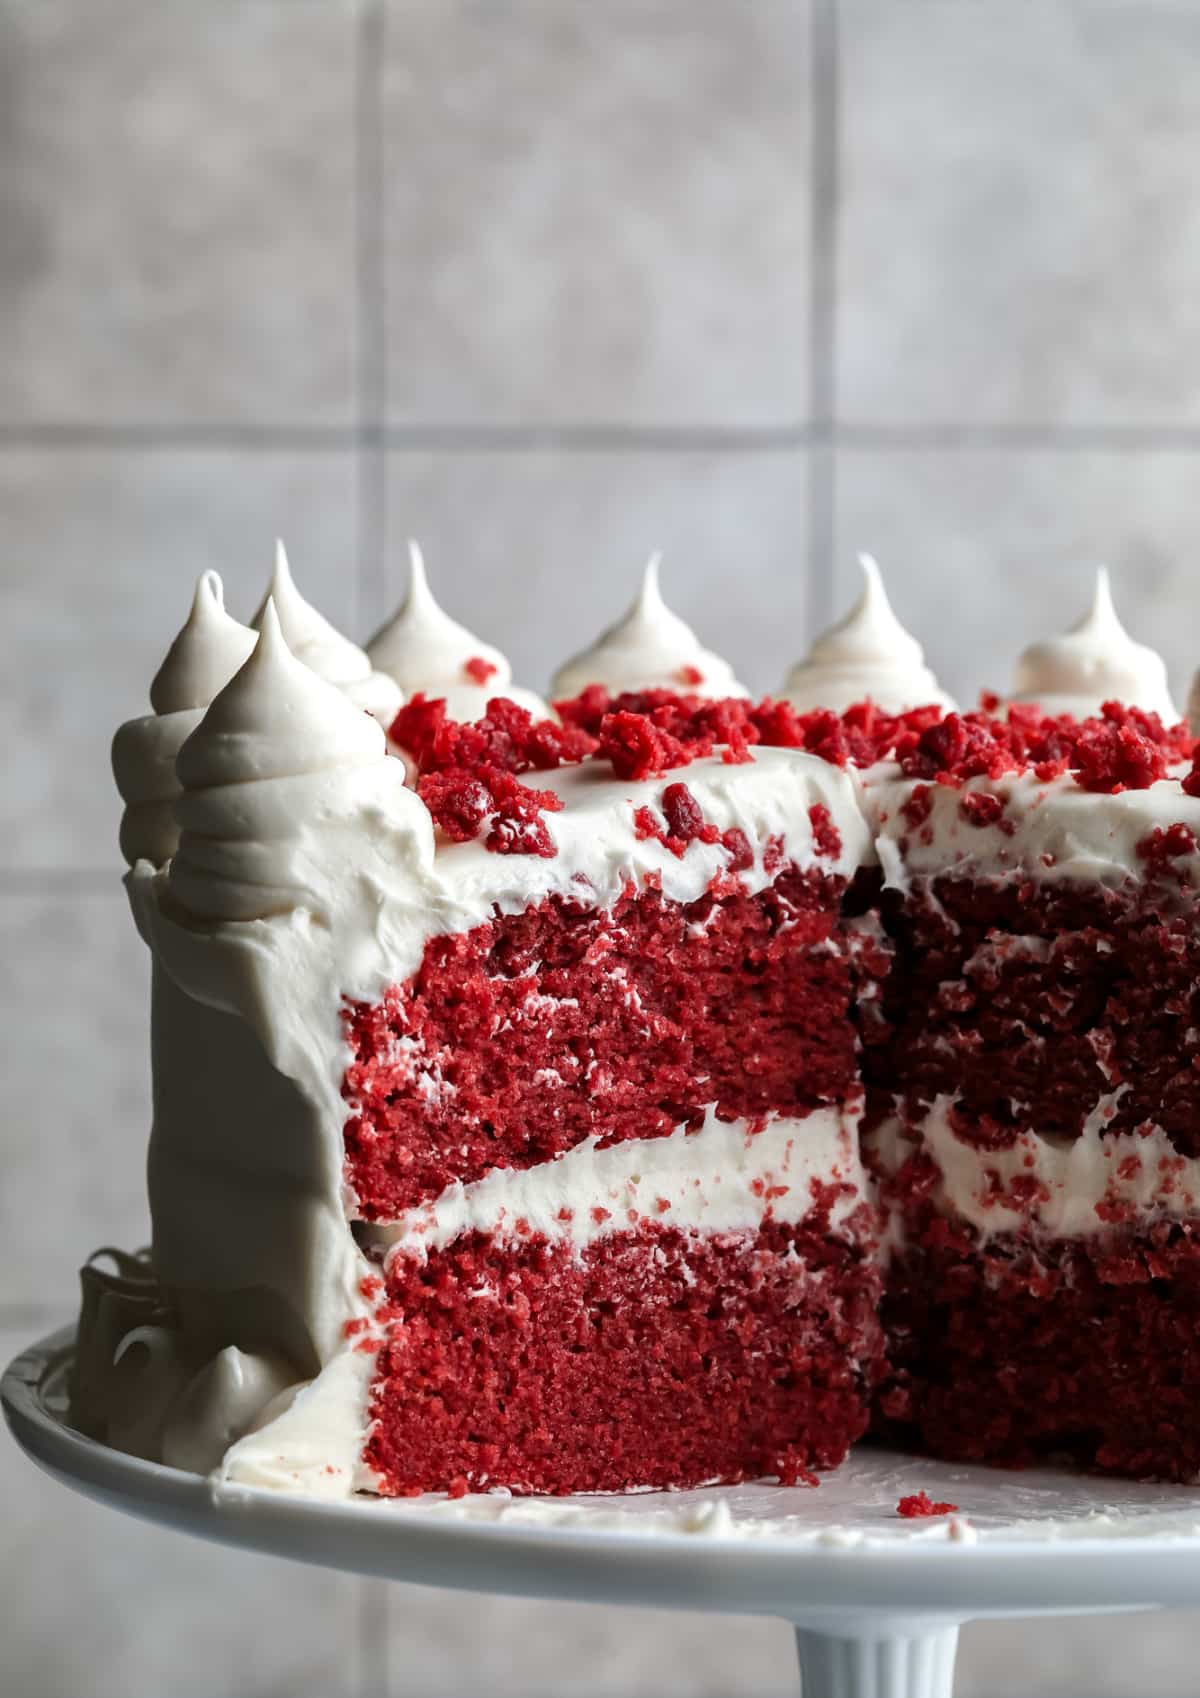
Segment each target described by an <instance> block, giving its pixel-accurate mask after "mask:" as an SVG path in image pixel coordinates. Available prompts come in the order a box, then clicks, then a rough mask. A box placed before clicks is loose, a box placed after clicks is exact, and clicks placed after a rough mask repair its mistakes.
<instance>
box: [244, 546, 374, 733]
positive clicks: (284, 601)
mask: <svg viewBox="0 0 1200 1698" xmlns="http://www.w3.org/2000/svg"><path fill="white" fill-rule="evenodd" d="M268 601H272V602H274V604H275V612H276V615H277V616H278V619H279V626H280V629H281V630H282V632H283V636H284V641H285V642H286V643H287V646H288V648H289V649H291V651H292V653H293V654H294V655H295V656H296V658H297V660H301V661H303V662H304V664H305V666H307V667H308V668H309V669H310V670H311V671H313V672H315V673H316V675H317V677H318V678H323V679H324V680H325V682H326V683H327V684H335V685H336V686H337V688H338V689H339V690H341V691H342V693H343V694H344V695H345V696H347V697H348V698H349V699H350V701H352V702H353V703H354V705H355V706H356V707H360V708H362V709H363V710H364V711H365V712H367V713H369V714H373V715H374V717H375V718H376V719H377V720H379V722H380V724H381V725H383V726H384V728H385V729H386V727H387V726H388V725H390V724H391V722H392V720H393V719H394V718H395V717H396V713H397V711H398V709H399V708H400V705H401V703H402V702H403V700H404V692H403V689H402V688H401V686H400V685H399V684H398V683H397V682H396V680H395V679H394V678H393V677H392V676H391V675H390V674H388V673H387V672H386V671H380V672H376V671H375V670H374V669H373V667H372V664H371V661H370V659H369V658H368V656H367V655H366V653H365V652H364V651H363V650H362V649H360V648H359V646H358V644H357V643H352V642H351V641H350V639H349V637H344V636H343V635H342V633H341V632H340V631H337V630H335V629H334V627H333V626H332V625H331V624H330V623H329V621H328V619H326V618H325V617H324V615H323V614H320V613H318V612H317V610H316V608H315V607H313V606H312V604H311V603H310V602H307V601H305V599H304V597H303V596H302V595H301V594H300V591H299V590H298V589H297V588H296V584H295V580H294V579H293V577H292V573H291V568H290V567H289V565H288V558H287V551H286V550H285V548H284V546H283V544H282V542H276V544H275V570H274V571H273V572H272V574H271V582H270V584H269V586H268V588H267V593H266V595H265V596H264V597H263V600H262V603H261V605H260V606H259V609H258V612H257V613H256V614H255V615H254V618H253V620H252V621H251V623H252V624H253V626H254V628H255V630H256V631H257V630H261V629H262V620H263V615H264V613H265V611H266V606H267V602H268Z"/></svg>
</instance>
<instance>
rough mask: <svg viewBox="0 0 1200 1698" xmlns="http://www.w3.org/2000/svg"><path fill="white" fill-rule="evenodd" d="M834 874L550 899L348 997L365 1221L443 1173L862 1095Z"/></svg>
mask: <svg viewBox="0 0 1200 1698" xmlns="http://www.w3.org/2000/svg"><path fill="white" fill-rule="evenodd" d="M843 888H844V881H842V880H840V879H837V878H833V877H829V876H826V875H824V874H821V873H818V872H815V871H814V872H800V871H798V870H797V869H796V868H795V867H791V866H784V867H781V869H780V871H779V873H778V875H777V877H776V879H775V882H774V883H773V884H772V885H771V886H769V887H768V888H767V889H765V890H763V891H762V892H761V893H759V894H758V895H754V896H750V895H747V893H746V891H745V889H744V888H743V887H742V885H741V884H740V883H738V882H737V881H736V880H734V879H732V878H729V877H728V876H725V877H723V878H720V879H718V880H716V881H714V884H713V887H712V888H711V889H710V890H709V891H708V893H707V894H706V895H704V896H703V897H701V898H700V899H699V900H698V901H696V902H691V903H687V904H680V903H676V902H671V901H668V900H666V899H665V898H664V897H663V895H662V894H661V892H660V891H659V890H657V889H654V888H645V889H642V890H640V891H634V890H632V889H628V890H627V891H626V892H625V894H624V895H623V896H622V897H621V899H620V900H619V901H618V902H617V903H616V905H615V906H614V907H613V908H612V909H611V910H608V911H598V910H597V909H595V908H589V907H585V906H583V905H582V904H576V903H574V902H571V901H567V900H565V899H563V898H561V897H557V896H555V897H549V898H547V899H546V900H545V901H543V902H541V903H540V904H538V905H537V906H535V907H532V908H529V909H527V910H526V911H525V912H523V913H521V914H516V915H509V916H504V917H497V918H496V919H494V920H492V921H490V922H489V923H487V924H485V925H481V926H477V927H475V929H474V930H472V931H469V932H466V933H460V934H457V935H454V936H448V937H436V938H432V939H431V940H430V942H429V943H428V944H427V946H426V948H425V953H424V959H423V961H422V963H421V967H420V969H419V970H418V972H417V973H416V974H415V975H414V976H413V978H412V979H410V980H409V981H408V982H407V983H405V984H403V985H397V986H394V987H392V988H391V989H390V990H389V991H388V992H387V994H386V996H385V997H384V999H383V1000H382V1002H380V1003H375V1004H370V1005H367V1004H361V1003H356V1004H353V1005H351V1006H350V1007H349V1008H348V1009H347V1010H346V1029H347V1036H348V1039H349V1042H350V1045H351V1047H352V1049H353V1052H354V1060H353V1062H352V1064H351V1065H350V1067H349V1068H348V1069H347V1072H346V1076H345V1083H344V1095H345V1096H346V1098H347V1100H348V1102H349V1104H350V1108H351V1113H350V1116H349V1119H348V1120H347V1123H346V1128H345V1143H346V1158H347V1177H348V1179H349V1181H350V1184H351V1185H352V1186H353V1189H354V1192H355V1195H356V1197H357V1199H358V1206H359V1212H360V1213H361V1215H362V1216H363V1217H364V1218H365V1219H368V1220H379V1219H388V1218H391V1217H394V1216H396V1215H397V1214H399V1213H400V1212H401V1211H403V1210H405V1209H408V1208H411V1207H413V1206H414V1205H416V1204H418V1203H420V1202H422V1201H424V1200H426V1199H429V1198H432V1197H436V1196H437V1195H439V1194H440V1193H441V1192H442V1191H443V1190H444V1189H445V1187H446V1186H447V1185H448V1184H450V1183H451V1182H452V1181H454V1180H456V1179H459V1180H463V1181H469V1180H472V1179H476V1178H479V1177H480V1176H481V1175H482V1174H484V1173H486V1172H487V1171H489V1170H490V1169H492V1168H496V1167H531V1166H534V1165H536V1164H537V1163H539V1162H543V1161H548V1160H550V1159H551V1158H552V1157H554V1156H556V1155H558V1154H560V1153H561V1152H562V1151H564V1150H567V1149H570V1148H571V1147H572V1146H573V1145H575V1144H577V1143H579V1142H580V1141H581V1140H582V1139H584V1138H586V1137H588V1136H590V1135H592V1134H596V1135H598V1137H599V1138H600V1140H601V1142H602V1143H604V1144H610V1143H616V1142H618V1141H620V1140H622V1139H625V1138H652V1137H658V1136H664V1135H666V1134H668V1133H670V1132H672V1131H673V1130H674V1129H675V1127H677V1126H679V1125H681V1124H688V1125H691V1126H698V1125H700V1123H701V1122H702V1120H703V1116H704V1109H705V1106H706V1105H708V1104H712V1103H715V1104H716V1109H717V1113H718V1115H719V1116H720V1117H721V1118H723V1119H729V1120H732V1119H736V1118H739V1117H743V1116H744V1117H747V1118H749V1119H751V1120H754V1119H758V1118H761V1117H763V1116H765V1115H767V1114H769V1113H776V1114H783V1115H797V1116H799V1115H804V1114H807V1113H808V1112H810V1111H811V1110H812V1109H813V1108H814V1107H815V1106H817V1105H819V1104H830V1103H840V1102H842V1101H844V1100H845V1099H846V1098H847V1097H848V1096H849V1095H851V1094H853V1092H854V1091H855V1089H856V1088H857V1087H856V1072H857V1057H856V1054H855V1043H856V1039H855V1031H854V1027H853V1024H852V1022H851V1018H850V1014H849V1007H850V1002H851V997H852V974H853V972H854V971H856V970H857V969H856V967H855V965H854V960H855V954H856V948H857V946H856V945H855V943H854V940H853V939H851V940H849V941H848V940H847V939H846V938H845V937H844V936H843V935H842V933H841V929H840V917H839V906H840V900H841V895H842V891H843Z"/></svg>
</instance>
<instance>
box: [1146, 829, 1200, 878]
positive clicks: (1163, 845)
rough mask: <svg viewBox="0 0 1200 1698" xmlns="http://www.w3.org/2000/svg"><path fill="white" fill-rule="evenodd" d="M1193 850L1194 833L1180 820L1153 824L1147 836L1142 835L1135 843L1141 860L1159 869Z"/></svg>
mask: <svg viewBox="0 0 1200 1698" xmlns="http://www.w3.org/2000/svg"><path fill="white" fill-rule="evenodd" d="M1195 852H1196V837H1195V833H1194V832H1193V831H1192V830H1191V828H1190V827H1189V826H1186V825H1184V824H1183V822H1182V820H1177V821H1176V822H1175V823H1174V825H1169V826H1166V827H1164V826H1155V828H1154V830H1153V831H1152V832H1150V834H1149V836H1147V837H1143V838H1142V839H1141V841H1140V842H1139V843H1138V845H1137V853H1138V855H1139V856H1140V857H1141V858H1142V860H1143V861H1146V862H1148V863H1149V865H1150V866H1151V867H1155V868H1159V869H1162V868H1169V867H1170V866H1171V863H1172V862H1173V861H1177V860H1179V859H1180V858H1181V857H1182V856H1184V855H1194V854H1195Z"/></svg>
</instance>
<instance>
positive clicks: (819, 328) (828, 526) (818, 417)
mask: <svg viewBox="0 0 1200 1698" xmlns="http://www.w3.org/2000/svg"><path fill="white" fill-rule="evenodd" d="M837 26H838V18H837V0H812V20H811V31H812V33H811V64H810V67H809V76H810V100H811V123H812V130H811V143H810V145H811V149H812V158H811V166H810V172H809V177H810V189H809V192H810V196H811V200H810V214H809V216H810V230H809V249H810V269H809V306H808V312H809V322H808V332H809V341H808V352H809V372H808V383H809V393H808V411H809V419H810V421H811V424H810V440H811V447H810V450H809V464H808V586H807V595H806V598H805V600H806V607H805V613H806V617H807V621H808V625H809V630H810V632H815V631H817V630H820V629H821V628H822V627H823V626H824V625H826V624H827V623H828V622H829V619H830V617H831V614H832V604H833V579H834V558H833V550H834V495H835V477H836V442H835V437H834V419H835V413H836V406H837V393H836V389H837V343H836V337H837V216H838V124H839V115H838V74H839V66H838V35H837Z"/></svg>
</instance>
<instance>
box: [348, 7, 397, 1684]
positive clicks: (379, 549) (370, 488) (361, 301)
mask: <svg viewBox="0 0 1200 1698" xmlns="http://www.w3.org/2000/svg"><path fill="white" fill-rule="evenodd" d="M385 5H386V0H360V5H359V11H358V13H357V16H356V19H355V29H356V39H355V63H354V174H355V219H356V225H355V281H356V290H355V351H356V370H355V384H356V391H357V394H356V407H357V415H358V430H357V432H356V441H355V472H356V479H355V520H354V522H355V529H356V538H355V599H356V601H357V608H356V613H357V622H358V624H359V625H360V626H362V627H364V628H365V627H367V626H370V627H371V628H374V626H375V624H376V622H377V621H378V619H379V618H380V617H381V616H382V611H383V609H382V602H383V594H384V587H385V586H384V565H385V558H386V557H385V554H384V547H385V542H384V538H385V533H386V524H387V482H386V471H387V459H386V444H385V439H384V425H385V423H386V417H387V414H386V405H387V379H386V354H387V304H386V296H385V282H384V247H383V228H384V217H385V206H386V195H385V176H384V173H385V159H384V138H383V49H384V38H385V32H386V27H387V25H386V13H385ZM385 1586H386V1583H385V1582H384V1581H382V1580H377V1579H368V1578H366V1577H360V1578H359V1580H358V1583H357V1587H356V1598H357V1606H358V1607H357V1611H356V1628H357V1636H358V1644H359V1676H358V1686H359V1693H360V1698H387V1695H388V1693H389V1692H390V1690H391V1679H390V1671H389V1667H388V1662H389V1658H388V1631H387V1626H388V1611H387V1592H386V1589H385Z"/></svg>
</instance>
